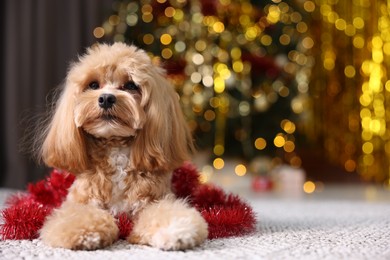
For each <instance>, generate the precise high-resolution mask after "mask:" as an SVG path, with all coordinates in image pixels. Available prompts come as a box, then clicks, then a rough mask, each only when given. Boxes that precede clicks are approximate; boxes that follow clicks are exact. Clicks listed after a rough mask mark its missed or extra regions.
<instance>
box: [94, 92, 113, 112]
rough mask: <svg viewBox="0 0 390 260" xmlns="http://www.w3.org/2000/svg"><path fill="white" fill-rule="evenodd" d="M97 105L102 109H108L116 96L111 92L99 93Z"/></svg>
mask: <svg viewBox="0 0 390 260" xmlns="http://www.w3.org/2000/svg"><path fill="white" fill-rule="evenodd" d="M98 102H99V107H101V108H103V109H109V108H111V107H112V105H114V104H115V102H116V97H115V96H114V95H112V94H101V95H100V97H99V99H98Z"/></svg>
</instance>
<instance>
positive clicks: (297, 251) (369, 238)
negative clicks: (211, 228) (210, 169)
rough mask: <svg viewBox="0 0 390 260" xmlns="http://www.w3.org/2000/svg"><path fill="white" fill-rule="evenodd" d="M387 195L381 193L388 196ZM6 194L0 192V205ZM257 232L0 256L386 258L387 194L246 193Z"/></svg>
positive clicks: (389, 235) (4, 246)
mask: <svg viewBox="0 0 390 260" xmlns="http://www.w3.org/2000/svg"><path fill="white" fill-rule="evenodd" d="M388 194H389V193H386V195H388ZM6 195H7V192H6V191H1V190H0V203H2V202H3V200H4V197H5V196H6ZM248 202H249V203H250V204H251V205H252V207H253V208H254V210H255V212H256V214H257V216H258V225H257V231H256V232H255V233H253V234H250V235H247V236H244V237H234V238H227V239H215V240H209V241H207V242H206V243H205V244H203V245H202V246H201V247H199V248H196V249H193V250H188V251H179V252H165V251H161V250H158V249H155V248H151V247H147V246H136V245H129V244H128V243H126V242H125V241H118V242H117V243H115V244H114V245H112V246H110V247H108V248H105V249H102V250H96V251H71V250H66V249H54V248H50V247H47V246H45V245H43V244H42V242H41V241H40V240H38V239H37V240H33V241H28V240H22V241H11V240H8V241H0V259H12V260H14V259H61V260H63V259H82V260H87V259H94V260H95V259H104V260H106V259H115V260H119V259H164V260H168V259H185V260H190V259H224V260H227V259H390V197H389V200H387V199H386V200H382V201H376V202H368V201H364V200H356V199H350V198H348V199H341V200H340V199H337V200H336V199H334V198H331V199H329V198H319V199H318V198H317V199H312V198H303V199H295V200H292V199H281V198H277V197H273V196H264V195H262V194H256V195H251V196H249V197H248Z"/></svg>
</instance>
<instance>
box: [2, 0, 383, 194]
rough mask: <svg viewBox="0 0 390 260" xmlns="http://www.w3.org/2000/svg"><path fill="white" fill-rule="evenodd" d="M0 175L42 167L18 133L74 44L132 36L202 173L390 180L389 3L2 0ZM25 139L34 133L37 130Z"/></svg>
mask: <svg viewBox="0 0 390 260" xmlns="http://www.w3.org/2000/svg"><path fill="white" fill-rule="evenodd" d="M0 7H1V9H0V10H1V12H2V15H1V19H2V22H1V26H2V29H3V30H2V31H3V38H2V41H1V46H0V48H1V53H2V57H3V58H2V59H1V88H0V89H1V90H0V91H1V95H0V98H1V105H2V109H1V110H0V122H3V123H2V127H1V128H0V131H1V132H0V138H1V144H2V145H1V147H0V155H1V161H0V164H1V165H0V166H1V169H2V171H1V177H0V184H1V186H4V187H10V188H25V186H26V184H27V183H28V182H31V181H36V180H38V179H41V178H43V176H45V175H46V174H47V173H48V169H45V168H44V167H43V166H38V165H37V164H36V163H35V162H34V161H32V160H31V156H30V155H29V154H27V153H26V152H25V150H26V149H25V146H26V145H23V144H24V143H28V141H29V140H25V139H26V138H24V139H23V137H24V136H31V135H28V133H30V132H31V131H34V129H33V125H34V122H36V120H37V119H38V118H39V115H42V113H43V112H44V111H45V110H46V109H47V103H48V101H50V100H51V96H52V94H50V93H52V92H53V89H54V88H55V87H56V86H58V85H60V84H61V82H62V80H63V79H64V78H65V76H66V69H67V67H68V65H69V63H70V62H71V61H72V60H75V59H76V58H77V54H80V53H82V52H83V51H84V50H85V48H86V47H88V46H90V45H92V44H95V43H97V42H114V41H124V42H127V43H133V44H135V45H137V46H139V47H141V48H143V49H145V50H146V51H147V52H148V53H150V55H151V57H153V59H154V61H155V62H156V63H159V64H161V66H163V67H165V69H166V70H167V72H168V77H169V79H170V80H171V81H172V83H173V85H174V86H175V88H176V90H177V92H178V93H179V94H180V96H181V103H182V107H183V111H184V113H185V115H186V118H187V119H188V123H189V125H190V127H191V129H192V131H193V133H194V137H195V140H196V142H197V147H198V151H199V152H198V153H197V154H196V155H195V156H194V163H195V164H196V166H197V167H198V169H199V171H200V172H201V177H202V181H203V182H209V181H211V182H217V183H219V184H221V185H224V186H230V187H233V186H235V185H236V186H237V185H241V186H242V187H244V188H245V187H246V188H247V189H250V190H252V191H255V192H262V191H268V190H275V189H283V190H288V189H292V190H299V191H302V192H306V193H312V192H319V191H321V190H322V189H323V188H324V186H326V185H327V184H329V183H339V184H351V183H355V184H356V183H359V184H360V183H366V184H375V185H376V186H377V187H384V188H386V189H389V187H390V179H389V177H390V175H389V173H390V164H389V158H390V142H389V140H390V103H389V102H390V78H389V77H390V76H389V72H390V71H389V72H388V69H390V13H389V10H390V9H389V8H390V5H389V4H388V1H385V0H378V1H370V0H345V1H344V0H312V1H310V0H306V1H305V0H290V1H281V0H272V1H271V0H268V1H267V0H261V1H259V0H140V1H125V0H123V1H118V0H117V1H111V0H69V1H60V0H37V1H31V0H6V1H2V2H1V3H0ZM29 138H31V137H29Z"/></svg>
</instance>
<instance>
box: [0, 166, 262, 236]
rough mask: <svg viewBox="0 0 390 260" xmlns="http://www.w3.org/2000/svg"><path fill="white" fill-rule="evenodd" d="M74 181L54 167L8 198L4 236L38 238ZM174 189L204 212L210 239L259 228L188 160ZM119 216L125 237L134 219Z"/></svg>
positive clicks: (240, 203)
mask: <svg viewBox="0 0 390 260" xmlns="http://www.w3.org/2000/svg"><path fill="white" fill-rule="evenodd" d="M73 181H74V176H73V175H72V174H70V173H66V172H61V171H58V170H53V171H52V172H51V174H50V176H49V177H48V178H46V179H45V180H42V181H39V182H37V183H35V184H29V185H28V188H27V190H28V193H22V194H20V193H19V194H16V195H13V196H11V197H10V198H8V200H7V201H6V204H7V205H8V208H6V209H4V210H2V212H1V216H2V219H3V224H0V236H1V238H2V239H3V240H5V239H34V238H37V237H38V232H39V229H41V227H42V226H43V224H44V221H45V218H46V216H48V215H49V214H50V213H51V211H52V210H53V209H54V208H57V207H59V206H60V205H61V203H62V202H63V200H64V199H65V197H66V195H67V192H68V188H69V187H70V185H71V184H72V183H73ZM172 189H173V191H174V193H175V194H176V196H177V197H179V198H187V199H188V201H189V202H190V203H191V204H192V205H193V206H194V207H195V208H196V209H197V210H199V212H200V213H201V214H202V216H203V217H204V219H205V220H206V221H207V223H208V225H209V239H214V238H221V237H230V236H240V235H245V234H248V233H250V232H253V231H254V230H255V228H256V219H255V214H254V213H253V211H252V208H251V207H250V206H249V205H248V204H246V203H245V202H243V201H242V200H241V199H240V198H239V197H238V196H235V195H231V194H229V195H228V194H226V193H225V192H224V191H223V190H221V189H220V188H217V187H215V186H212V185H206V184H201V183H200V182H199V173H198V171H197V170H196V168H195V167H194V166H193V165H191V164H188V163H187V164H185V165H183V166H182V167H180V168H178V169H176V170H175V171H174V172H173V177H172ZM116 218H117V225H118V227H119V230H120V232H119V239H125V238H126V237H127V236H128V235H129V234H130V232H131V229H132V227H133V222H132V221H131V219H129V217H128V216H127V215H126V214H121V215H119V216H117V217H116Z"/></svg>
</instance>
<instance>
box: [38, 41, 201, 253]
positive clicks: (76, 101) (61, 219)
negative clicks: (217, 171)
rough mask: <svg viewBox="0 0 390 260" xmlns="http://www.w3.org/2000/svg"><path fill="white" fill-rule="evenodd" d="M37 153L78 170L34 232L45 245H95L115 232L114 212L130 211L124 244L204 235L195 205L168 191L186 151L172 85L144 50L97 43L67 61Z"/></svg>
mask: <svg viewBox="0 0 390 260" xmlns="http://www.w3.org/2000/svg"><path fill="white" fill-rule="evenodd" d="M49 121H50V122H49V124H48V126H47V127H46V128H45V129H44V130H43V131H42V133H41V135H40V136H41V137H40V138H41V140H42V141H41V147H40V149H39V156H40V159H41V160H42V161H43V162H44V163H45V164H46V165H47V166H49V167H55V168H58V169H62V170H65V171H68V172H72V173H73V174H74V175H75V176H76V178H75V181H74V183H73V185H72V186H71V187H70V188H69V193H68V195H67V197H66V199H65V201H64V202H63V204H62V205H61V206H60V207H59V208H58V209H55V210H54V211H53V212H52V213H51V214H50V215H49V216H48V218H47V219H46V220H45V223H44V225H43V227H42V229H41V230H40V232H39V234H40V235H39V236H40V238H41V239H42V240H43V242H44V243H45V244H47V245H49V246H52V247H61V248H68V249H73V250H95V249H99V248H103V247H107V246H109V245H111V244H112V243H113V242H115V241H116V240H117V239H118V234H119V229H118V227H117V225H116V219H115V216H117V215H118V214H120V213H123V212H124V213H126V214H127V215H128V216H129V217H130V218H131V219H132V221H133V229H132V232H131V233H130V235H129V236H128V238H127V241H128V242H129V243H132V244H142V245H149V246H152V247H156V248H160V249H163V250H185V249H190V248H193V247H196V246H199V245H200V244H202V243H203V242H204V241H205V240H206V239H207V236H208V226H207V223H206V221H205V220H204V219H203V218H202V216H201V214H200V213H199V212H198V211H197V210H196V209H195V208H192V207H190V206H189V204H188V203H187V202H186V201H185V200H183V199H178V198H175V196H174V195H173V193H172V191H171V187H170V183H171V176H172V171H173V170H174V169H175V168H177V167H179V166H181V165H182V164H183V162H184V161H186V160H188V159H189V158H190V154H191V152H192V150H193V147H194V145H193V141H192V137H191V133H190V131H189V129H188V127H187V124H186V122H185V119H184V116H183V114H182V111H181V109H180V104H179V95H178V94H177V93H176V92H175V90H174V88H173V87H172V86H171V85H170V84H169V82H168V80H167V79H166V74H165V72H164V70H163V69H162V68H160V67H159V66H157V65H154V64H153V62H152V60H151V58H150V57H149V56H148V55H147V53H146V52H145V51H143V50H141V49H139V48H137V47H135V46H132V45H127V44H124V43H114V44H112V45H110V44H97V45H96V46H93V47H91V48H88V49H87V51H86V53H85V54H84V55H83V56H80V57H79V58H78V60H77V61H76V62H75V63H73V64H71V66H70V69H69V71H68V74H67V77H66V80H65V83H64V88H63V90H62V92H61V94H60V96H59V99H58V100H57V102H56V104H55V108H54V113H53V115H52V117H51V119H50V120H49Z"/></svg>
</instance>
